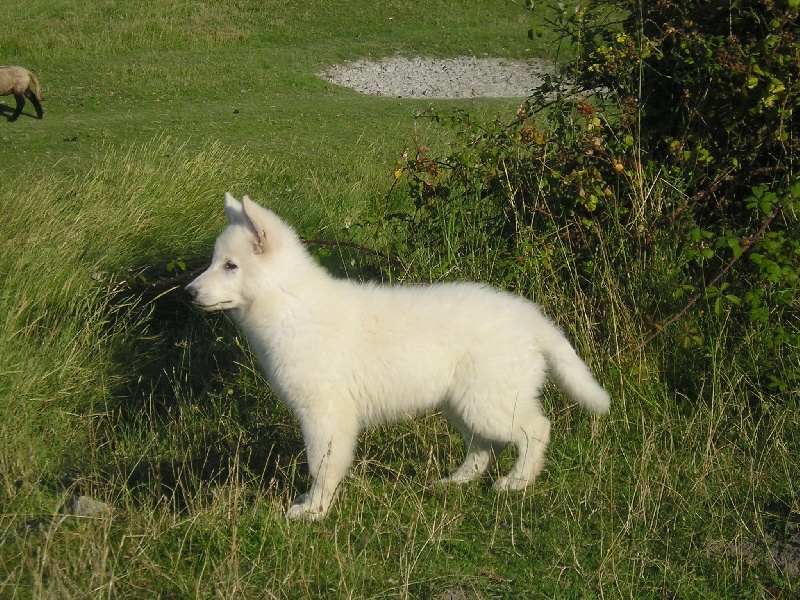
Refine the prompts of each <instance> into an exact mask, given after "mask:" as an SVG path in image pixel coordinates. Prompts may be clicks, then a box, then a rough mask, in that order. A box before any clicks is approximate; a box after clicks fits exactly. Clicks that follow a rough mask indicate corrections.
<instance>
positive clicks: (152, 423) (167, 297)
mask: <svg viewBox="0 0 800 600" xmlns="http://www.w3.org/2000/svg"><path fill="white" fill-rule="evenodd" d="M310 249H311V251H312V252H316V255H317V257H318V259H319V260H320V262H321V263H323V265H324V266H325V267H326V268H328V269H329V270H331V271H332V272H334V273H335V274H336V275H337V276H350V277H354V278H360V279H367V278H368V279H379V278H380V272H381V270H380V265H379V264H378V263H377V262H376V261H379V260H380V258H379V257H376V256H374V255H369V254H368V253H364V252H363V251H361V250H359V249H357V248H352V247H337V246H313V245H312V246H311V247H310ZM150 264H151V265H165V264H167V259H165V258H164V257H160V258H152V259H151V261H150ZM206 267H207V262H206V261H205V260H204V259H200V260H195V261H190V262H188V263H187V264H186V265H185V269H183V270H181V271H179V272H173V273H167V272H166V270H165V269H163V268H162V269H161V270H160V271H158V270H156V269H153V268H144V267H143V268H141V269H139V270H135V269H134V270H132V271H130V272H129V273H128V274H126V275H125V276H124V277H121V278H120V277H119V276H117V277H116V278H115V280H114V281H113V282H111V283H109V282H108V281H100V282H99V283H100V284H101V285H113V286H115V292H114V293H113V296H112V301H111V302H110V303H109V305H108V309H107V312H108V324H107V328H108V329H109V331H110V332H112V333H113V331H114V330H118V329H119V328H123V329H125V330H126V332H127V335H125V336H124V340H123V342H122V343H114V344H111V354H112V356H111V358H110V360H109V363H110V365H111V368H112V369H113V371H114V372H112V373H111V378H112V380H113V381H115V382H116V383H115V385H114V389H113V393H112V394H111V397H112V398H113V400H111V401H109V404H108V406H107V410H106V412H105V415H104V416H103V418H101V419H99V420H98V424H97V426H96V427H95V435H96V442H95V444H96V447H97V448H100V449H101V450H100V451H95V452H93V459H92V463H91V466H90V467H88V468H87V467H85V466H79V467H76V466H75V464H80V463H79V462H78V461H74V463H73V464H72V465H69V464H68V465H67V467H66V468H65V469H64V470H63V471H64V475H63V476H62V478H61V481H60V485H62V486H72V487H74V488H75V491H76V493H80V494H90V493H91V490H92V489H97V488H98V487H101V488H111V489H119V488H120V486H124V489H127V490H128V491H130V492H131V494H132V496H133V497H134V498H135V500H136V501H137V502H143V503H152V502H164V501H167V502H168V503H169V504H170V505H171V506H172V507H174V509H175V510H178V511H180V510H183V509H185V508H186V507H188V506H190V505H192V504H193V503H194V502H195V501H196V500H197V499H198V498H199V497H200V496H201V495H202V494H203V493H204V491H208V490H209V489H211V488H213V487H215V486H219V485H225V484H228V483H234V482H239V483H242V482H247V483H248V485H251V486H254V487H257V488H258V489H260V490H262V492H264V493H275V494H281V493H283V492H284V491H285V490H287V489H289V490H292V489H294V490H297V491H298V492H301V491H305V489H306V488H307V485H308V482H307V481H306V478H307V474H306V468H305V465H304V464H303V463H302V460H303V458H304V453H303V449H304V447H303V442H302V438H301V436H300V432H299V427H298V426H297V424H296V422H295V420H294V418H293V417H292V415H291V414H290V413H289V411H288V410H287V409H286V408H285V407H284V406H283V405H282V404H281V403H280V401H279V400H278V399H277V398H276V397H275V396H274V395H273V394H272V393H271V391H270V390H269V386H268V385H267V383H266V382H265V381H264V380H263V378H262V377H261V376H260V375H259V373H258V370H257V366H256V364H255V362H254V360H255V359H254V357H252V356H251V354H250V352H249V350H248V349H247V345H246V341H245V340H244V339H243V336H242V335H241V333H240V332H239V331H238V330H237V329H236V328H235V326H234V325H233V324H232V322H231V321H230V320H229V319H228V317H227V316H225V315H224V314H222V313H214V314H207V313H202V312H201V311H199V310H197V309H196V308H195V307H193V306H192V305H191V303H190V302H189V300H188V298H186V297H185V296H184V294H183V287H185V286H186V284H188V283H189V282H190V281H191V280H192V279H193V278H194V277H196V276H197V275H199V274H200V273H201V272H202V271H203V270H204V269H205V268H206ZM120 279H121V280H120ZM113 337H114V339H118V338H119V337H120V336H119V335H113Z"/></svg>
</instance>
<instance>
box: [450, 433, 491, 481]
mask: <svg viewBox="0 0 800 600" xmlns="http://www.w3.org/2000/svg"><path fill="white" fill-rule="evenodd" d="M464 443H465V444H466V446H467V455H466V457H464V462H463V463H461V466H460V467H458V469H456V470H455V471H453V472H452V473H451V474H450V475H449V476H448V477H445V478H444V479H442V483H458V484H461V483H467V482H469V481H473V480H474V479H477V478H478V477H480V476H481V475H483V474H484V473H485V472H486V469H488V468H489V465H490V464H492V461H493V460H494V458H495V453H496V450H497V449H496V448H495V446H494V444H492V443H491V442H490V441H488V440H485V439H483V438H482V437H479V436H476V435H472V436H470V437H466V436H464Z"/></svg>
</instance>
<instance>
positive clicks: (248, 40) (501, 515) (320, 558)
mask: <svg viewBox="0 0 800 600" xmlns="http://www.w3.org/2000/svg"><path fill="white" fill-rule="evenodd" d="M4 10H5V13H4V17H5V19H6V22H7V23H13V24H14V28H13V30H12V29H11V28H6V29H4V30H3V31H2V32H0V54H2V56H3V61H4V62H6V63H16V64H24V65H25V66H27V67H29V68H31V69H32V70H34V72H36V73H37V74H38V75H39V76H40V78H41V80H42V84H43V86H44V93H45V102H44V109H45V118H44V119H43V120H42V121H38V120H36V119H32V118H29V117H28V116H23V117H21V118H20V119H19V120H18V121H17V122H16V123H13V124H7V123H3V122H2V119H0V207H1V208H2V214H3V219H2V220H0V244H2V259H0V276H1V277H2V281H3V282H4V283H3V286H2V291H0V314H2V315H3V319H2V321H0V323H1V325H0V597H2V598H38V597H48V598H49V597H54V598H55V597H58V598H60V597H65V598H66V597H69V598H72V597H76V598H83V597H86V598H95V597H97V598H100V597H106V598H154V597H155V598H165V599H166V598H170V599H172V598H197V597H224V598H317V597H334V598H340V597H341V598H347V597H352V598H361V597H369V598H441V597H445V596H444V594H445V593H446V592H451V593H453V594H455V593H461V594H462V595H463V597H465V598H563V597H567V598H593V597H594V598H599V597H603V598H605V597H630V598H656V597H658V598H664V597H669V598H673V597H676V598H684V597H709V598H729V597H741V598H752V597H778V598H790V597H792V596H793V595H794V594H796V593H797V590H798V582H797V579H796V578H795V579H792V577H791V576H789V575H787V574H786V573H784V572H783V571H782V570H781V568H780V567H778V566H776V565H774V564H773V563H771V562H770V559H769V556H768V554H767V552H766V549H767V547H768V543H769V540H770V539H773V538H779V537H780V536H781V535H782V534H783V533H785V530H786V528H787V526H788V525H787V524H791V521H792V520H793V519H796V517H797V514H798V510H799V507H798V504H797V503H798V500H797V499H798V489H797V483H796V482H797V481H800V469H799V468H798V465H797V460H796V456H797V451H798V449H800V436H798V431H799V429H798V420H800V417H798V413H797V411H796V409H795V408H793V407H795V406H796V397H795V399H794V400H792V399H791V398H790V399H787V401H786V402H785V403H779V402H776V401H775V400H774V398H766V397H764V396H763V395H762V394H761V393H760V391H759V386H758V383H757V374H754V373H752V372H748V371H747V370H746V369H743V368H742V367H741V362H740V361H737V360H734V357H733V356H732V354H731V351H730V350H729V349H728V348H729V346H730V345H729V344H728V335H727V332H728V328H729V324H727V323H726V322H725V319H724V316H723V318H720V319H718V320H717V321H714V322H713V328H714V329H713V331H709V332H706V333H707V334H708V335H710V336H712V339H719V340H720V344H719V347H718V349H717V351H716V352H714V353H712V354H711V355H710V356H707V357H703V360H702V361H701V362H700V363H699V364H697V365H695V366H693V367H692V368H690V369H689V368H688V367H687V365H688V364H689V363H690V361H689V360H688V359H687V358H686V357H685V356H683V355H682V354H683V353H682V350H681V349H680V348H675V347H671V346H670V345H669V342H668V339H669V338H666V337H665V338H659V339H657V340H655V341H654V342H652V343H651V344H650V345H649V346H648V347H647V348H646V349H645V350H644V351H641V352H639V351H637V352H633V351H631V348H633V347H635V342H636V341H637V340H640V339H642V338H643V337H645V334H646V333H647V332H648V329H647V326H646V324H645V323H644V322H643V317H642V315H639V314H631V311H630V310H629V308H628V307H629V304H630V303H629V302H628V301H627V300H626V299H627V298H636V297H637V295H638V294H641V293H642V292H641V290H642V289H648V288H646V287H645V286H643V285H642V282H644V281H646V280H647V279H648V278H649V277H653V276H656V275H660V274H661V272H662V271H661V270H659V269H658V267H659V266H661V267H664V265H668V264H669V260H670V256H669V255H667V254H664V255H661V256H658V255H655V256H653V255H647V256H644V255H643V256H631V257H630V258H629V261H628V263H627V269H626V272H625V273H614V272H608V270H607V271H606V272H604V273H603V276H602V280H603V281H604V284H603V286H602V288H600V289H599V290H598V292H597V293H598V294H603V295H604V301H603V302H602V305H603V306H611V307H613V311H611V313H610V314H607V315H597V314H594V311H593V307H594V306H595V303H594V302H593V299H592V298H589V297H586V296H584V295H581V293H580V291H579V289H580V286H577V285H573V284H572V281H571V279H575V278H577V277H579V275H578V274H577V273H576V271H575V267H574V266H572V265H571V264H570V263H569V261H568V258H567V259H564V261H563V263H559V265H560V267H559V268H555V267H554V268H553V269H552V270H549V269H547V268H542V269H541V270H540V271H538V272H532V273H531V274H530V280H531V282H532V284H531V287H532V289H534V291H535V293H536V297H537V300H539V301H540V302H542V304H544V305H545V306H546V307H547V308H548V311H549V312H551V313H552V314H553V315H555V316H558V318H559V320H561V322H563V323H565V324H568V328H569V331H570V333H571V335H572V336H573V338H574V339H575V340H576V342H577V344H578V346H579V350H580V352H581V354H582V355H584V356H586V357H587V359H588V360H589V361H590V362H591V364H592V365H593V367H594V368H595V369H596V370H597V372H598V373H599V374H600V377H601V379H602V381H603V383H604V385H606V386H607V387H608V389H609V391H610V392H611V394H612V397H613V408H612V413H611V415H610V416H608V417H604V418H593V417H590V416H588V415H587V414H586V413H584V412H581V411H580V410H578V409H577V408H575V407H574V406H572V405H570V404H568V403H567V402H566V401H565V400H564V398H563V396H562V395H561V394H560V393H558V392H556V391H555V389H554V388H548V390H547V394H546V397H545V404H546V407H547V410H548V412H549V414H550V415H551V416H552V420H553V425H554V427H553V439H552V443H551V447H550V451H549V455H548V463H547V467H546V470H545V472H544V474H543V475H542V477H541V478H540V479H538V480H537V482H536V483H535V485H534V486H533V487H532V488H530V489H529V490H527V491H526V492H524V493H519V494H497V493H495V492H494V491H493V489H492V488H491V481H490V479H489V478H486V479H483V480H481V481H479V482H476V483H474V484H470V485H468V486H464V487H461V488H457V487H447V486H438V485H435V484H434V482H435V481H436V480H437V479H439V478H440V477H441V476H442V475H443V474H445V473H447V472H449V471H450V470H451V469H452V468H453V467H454V466H455V465H456V464H457V463H458V460H459V458H460V457H461V456H462V453H463V449H462V448H461V443H460V440H459V438H458V436H456V435H454V434H453V432H451V431H450V430H449V428H448V427H447V425H446V424H445V423H444V421H443V420H442V419H441V418H440V417H438V416H431V417H426V418H422V419H418V420H415V421H413V422H411V423H407V424H402V425H397V426H393V427H385V428H381V429H378V430H376V431H372V432H369V433H367V434H365V435H364V436H363V438H362V441H361V445H360V448H359V452H358V459H357V463H356V465H355V466H354V469H353V472H352V474H351V477H350V478H349V479H348V480H347V481H346V485H345V486H344V489H343V490H342V496H341V498H340V499H339V502H338V503H337V504H336V505H335V507H334V509H333V511H332V513H331V515H330V516H329V518H328V519H327V520H326V521H324V522H323V523H321V524H308V523H288V522H286V521H285V520H284V518H283V516H282V514H283V511H284V510H285V509H286V507H287V506H288V504H289V503H290V502H291V500H292V499H293V498H294V496H295V495H296V494H297V493H298V492H302V491H304V490H305V489H306V486H307V484H308V481H307V474H306V471H305V465H304V463H303V455H302V442H301V440H300V433H299V429H298V427H297V424H296V423H295V421H294V420H293V419H292V417H291V415H290V414H288V412H287V411H286V410H285V409H284V408H283V407H282V406H281V405H280V404H279V402H278V401H277V400H276V399H275V398H274V396H272V395H271V393H269V391H268V388H267V386H266V384H265V383H264V382H263V380H262V379H261V378H260V376H259V375H258V373H257V370H256V368H255V366H254V364H253V362H252V357H251V356H250V355H249V353H248V352H247V350H246V347H245V341H244V340H242V339H241V336H240V335H239V334H238V332H236V330H235V329H234V328H233V327H232V326H231V325H230V323H229V322H228V321H227V320H226V318H225V317H224V316H221V315H211V316H207V315H200V314H198V313H197V312H196V311H194V310H192V308H191V307H190V306H188V304H187V303H186V302H185V301H184V300H183V299H182V298H181V296H180V293H179V290H178V286H179V285H180V284H181V283H182V282H183V280H182V279H181V277H179V276H176V275H180V273H178V274H176V273H174V272H169V271H168V270H167V265H168V264H169V263H172V262H175V261H183V262H185V264H186V266H187V269H188V270H192V269H195V268H198V267H200V266H202V264H203V263H204V262H205V261H206V260H207V259H208V256H209V255H210V252H211V246H212V243H213V239H214V237H215V236H216V234H217V233H218V231H219V230H220V228H221V227H222V226H223V222H224V217H223V214H222V210H221V198H222V193H223V192H224V191H225V190H230V191H232V192H234V193H236V194H237V195H241V194H243V193H247V194H249V195H250V196H251V197H253V198H254V199H256V200H260V201H262V202H264V203H266V204H269V205H271V206H273V207H275V208H276V209H278V210H279V211H280V212H281V213H282V214H284V215H285V216H286V217H287V218H288V219H289V220H290V221H292V222H293V223H294V224H295V225H297V226H298V227H299V229H300V230H301V232H302V233H303V234H305V235H307V236H309V237H315V238H326V239H333V238H336V237H338V236H341V235H344V234H343V233H342V232H341V228H342V227H343V226H345V225H347V224H348V223H352V222H354V221H357V220H359V219H361V218H362V217H363V216H365V215H370V214H373V213H374V212H379V211H378V210H377V208H378V207H379V206H381V203H382V202H383V200H384V198H385V195H386V192H387V190H388V188H389V186H390V185H391V182H392V175H391V172H392V168H393V166H394V164H395V160H396V156H397V155H399V153H400V152H402V150H403V149H404V148H407V147H410V146H412V145H413V139H412V138H413V136H414V135H417V136H418V138H419V140H420V142H421V143H424V144H441V143H443V142H444V141H445V140H444V138H443V135H442V134H441V133H440V132H439V131H436V130H432V129H430V128H429V127H428V126H427V125H425V124H423V123H417V122H415V121H414V120H413V119H412V117H411V115H412V113H413V112H414V111H417V110H421V109H424V108H426V107H427V106H428V105H429V103H428V102H422V101H412V100H397V99H387V98H372V97H365V96H359V95H358V94H356V93H355V92H351V91H348V90H344V89H340V88H336V87H334V86H331V85H329V84H327V83H325V82H324V81H322V80H320V79H318V78H316V77H315V75H314V73H316V72H317V71H318V70H320V69H321V68H323V67H324V66H325V65H327V64H330V63H332V62H337V61H342V60H347V59H354V58H358V57H361V56H364V55H371V56H374V57H380V56H386V55H393V54H395V53H401V54H406V55H417V54H430V55H435V56H456V55H460V54H476V55H482V54H489V55H494V56H509V57H521V56H529V55H533V56H552V53H553V52H554V48H555V46H554V44H553V38H552V37H550V38H548V37H547V36H545V37H544V38H543V39H542V40H537V41H536V42H535V44H536V45H532V44H534V42H529V41H528V40H527V39H526V38H525V32H526V31H527V29H528V28H529V27H531V26H532V25H533V24H535V23H534V20H535V19H537V18H541V15H540V16H539V17H537V16H536V15H534V14H531V13H527V12H524V11H522V10H520V9H519V8H518V7H515V6H513V5H512V6H506V5H505V4H504V3H502V2H488V1H487V2H469V3H462V2H454V1H453V2H436V3H429V2H412V1H405V2H399V3H397V2H396V3H390V4H382V3H371V2H356V1H353V2H347V3H337V2H316V1H312V2H307V3H302V4H301V3H297V4H294V3H289V4H287V3H280V2H247V1H245V2H237V3H206V4H203V3H198V2H189V1H185V2H181V1H178V0H169V1H166V2H162V3H134V4H131V3H122V2H103V3H99V2H98V3H94V2H88V3H87V2H68V1H57V0H40V1H38V2H30V3H22V4H17V5H14V6H10V7H7V8H6V9H4ZM390 17H392V18H391V19H390ZM4 101H5V102H6V105H8V99H7V98H5V99H4ZM470 104H472V103H471V102H469V101H462V102H454V101H448V102H438V103H436V104H435V105H436V106H437V107H447V106H451V105H459V106H465V105H470ZM475 107H476V110H479V111H484V112H487V113H490V114H491V113H492V112H494V111H506V112H509V111H512V110H513V107H514V104H513V103H512V102H509V101H482V102H480V103H477V104H476V105H475ZM29 108H30V107H29ZM235 111H238V112H235ZM26 112H28V113H29V112H30V111H26ZM643 189H649V190H651V191H652V190H655V191H652V194H653V195H652V196H651V197H648V198H644V199H643V202H651V201H652V202H656V201H658V198H657V197H656V196H657V195H658V193H659V190H658V189H656V186H649V185H646V186H643ZM347 235H354V236H356V238H355V239H356V241H362V242H363V241H369V242H372V238H371V235H370V232H369V231H361V230H359V229H358V228H352V229H351V230H350V231H349V232H348V234H347ZM359 236H361V237H359ZM361 238H364V239H361ZM598 250H599V252H598V255H599V256H602V255H603V253H605V254H606V255H610V254H614V253H615V247H614V240H608V243H607V246H606V247H604V248H601V249H598ZM565 252H566V256H567V257H568V256H569V248H568V247H567V248H565ZM346 258H347V259H349V258H350V255H347V256H346ZM352 258H354V259H359V256H358V255H357V254H356V255H354V256H353V257H352ZM325 260H326V261H327V262H328V263H329V264H331V265H333V266H334V267H335V268H336V269H337V270H339V271H340V272H342V271H348V272H353V274H354V276H359V275H360V274H361V270H360V269H359V268H358V267H359V264H358V262H356V263H355V267H354V266H353V264H351V263H350V262H349V260H339V259H338V257H337V255H336V254H334V255H332V256H330V257H327V258H325ZM424 260H429V261H433V260H436V257H432V256H431V257H423V259H421V262H419V263H417V264H415V265H414V269H415V272H416V273H424V272H425V271H426V266H425V262H424ZM663 271H664V272H668V268H666V267H665V268H664V269H663ZM480 272H481V273H484V272H485V273H491V272H492V268H491V265H487V266H486V270H485V271H483V270H481V271H480ZM654 274H655V275H654ZM600 321H602V323H600V325H602V326H599V325H598V322H600ZM599 331H602V332H603V333H599ZM714 336H716V337H714ZM757 345H758V341H757V340H739V341H738V344H736V345H735V347H737V348H740V349H743V351H750V349H753V348H757ZM687 369H688V370H687ZM793 402H794V404H793ZM752 407H757V409H752ZM512 460H513V456H512V455H511V454H510V453H509V454H505V455H503V456H502V457H501V460H500V465H499V466H498V469H499V470H502V469H507V468H508V467H509V465H510V464H511V462H512ZM494 474H496V473H493V475H494ZM74 494H87V495H90V496H92V497H94V498H97V499H99V500H102V501H105V502H108V503H109V504H110V505H111V506H112V507H113V509H114V516H113V518H112V519H110V520H102V519H91V518H78V517H64V516H63V515H62V514H61V512H60V511H61V510H62V507H63V505H64V504H65V503H66V502H67V500H68V499H69V498H70V497H71V496H73V495H74ZM736 541H739V542H746V543H748V544H751V545H753V547H754V548H756V551H757V553H760V557H761V559H762V560H761V562H759V563H758V564H750V563H748V562H747V561H746V560H744V557H743V555H741V554H739V555H737V554H736V553H735V552H731V553H728V554H723V555H719V554H717V555H714V554H711V553H709V548H710V547H711V546H710V545H712V544H714V543H719V542H724V543H727V544H730V543H732V542H736Z"/></svg>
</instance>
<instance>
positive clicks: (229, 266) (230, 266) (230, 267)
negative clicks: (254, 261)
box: [225, 261, 239, 271]
mask: <svg viewBox="0 0 800 600" xmlns="http://www.w3.org/2000/svg"><path fill="white" fill-rule="evenodd" d="M238 268H239V267H238V266H237V265H236V263H233V262H231V261H227V262H226V263H225V269H227V270H228V271H233V270H234V269H238Z"/></svg>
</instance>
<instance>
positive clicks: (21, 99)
mask: <svg viewBox="0 0 800 600" xmlns="http://www.w3.org/2000/svg"><path fill="white" fill-rule="evenodd" d="M14 100H16V101H17V107H16V108H15V109H14V112H13V113H12V114H11V116H10V117H8V120H9V122H11V121H16V120H17V117H18V116H20V115H21V114H22V107H23V106H25V95H24V94H17V93H14Z"/></svg>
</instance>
